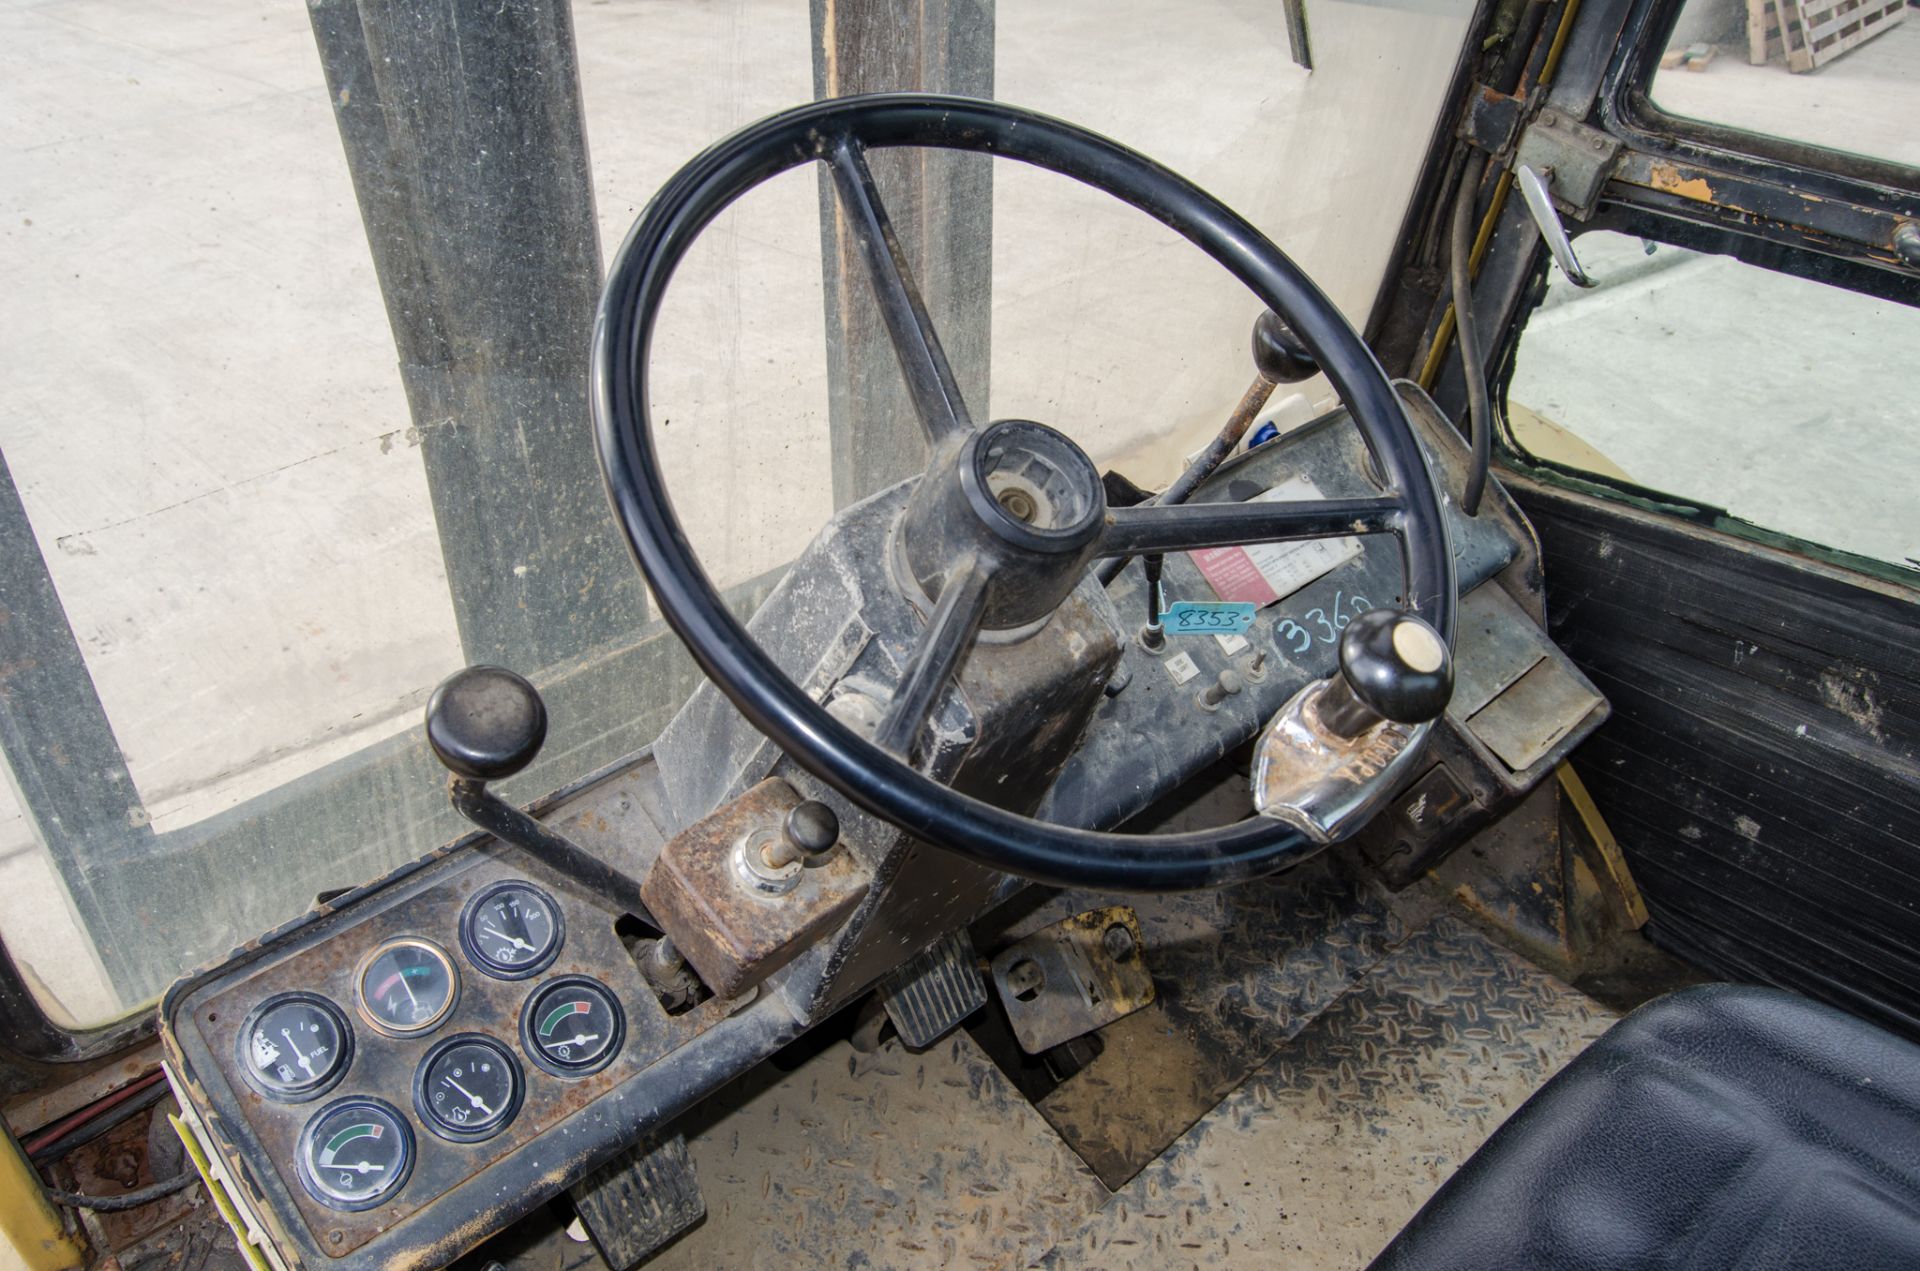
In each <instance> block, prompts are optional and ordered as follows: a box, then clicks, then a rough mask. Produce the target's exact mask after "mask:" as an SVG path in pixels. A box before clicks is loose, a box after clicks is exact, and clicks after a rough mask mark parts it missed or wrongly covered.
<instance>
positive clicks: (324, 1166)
mask: <svg viewBox="0 0 1920 1271" xmlns="http://www.w3.org/2000/svg"><path fill="white" fill-rule="evenodd" d="M298 1150H299V1166H300V1181H301V1183H302V1184H304V1185H305V1187H306V1189H307V1190H308V1191H309V1192H311V1193H312V1194H313V1198H314V1199H315V1200H317V1201H319V1202H320V1203H321V1204H323V1205H328V1206H330V1207H332V1208H334V1209H346V1210H358V1209H371V1208H373V1207H374V1206H375V1205H378V1204H379V1203H380V1202H382V1201H384V1200H385V1199H387V1197H389V1196H391V1195H393V1194H394V1193H395V1192H397V1191H399V1190H400V1188H401V1186H402V1185H403V1184H404V1183H405V1182H406V1181H407V1174H408V1173H409V1172H410V1171H411V1170H412V1169H413V1131H412V1130H411V1129H410V1128H408V1126H407V1121H406V1118H405V1117H403V1116H401V1115H400V1113H399V1111H398V1110H396V1109H395V1108H394V1107H392V1106H391V1105H390V1104H387V1103H384V1102H382V1101H381V1100H379V1099H363V1098H353V1099H342V1100H340V1101H339V1102H338V1103H333V1104H329V1105H328V1106H327V1107H325V1108H322V1109H321V1110H320V1111H319V1112H317V1113H315V1114H314V1117H313V1120H311V1121H309V1122H307V1128H306V1129H305V1130H303V1131H301V1134H300V1145H299V1149H298Z"/></svg>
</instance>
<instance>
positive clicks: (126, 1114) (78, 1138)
mask: <svg viewBox="0 0 1920 1271" xmlns="http://www.w3.org/2000/svg"><path fill="white" fill-rule="evenodd" d="M172 1093H173V1092H172V1091H171V1090H169V1089H168V1088H167V1087H166V1086H165V1085H157V1086H151V1087H149V1088H148V1089H146V1090H144V1091H142V1092H141V1093H140V1094H139V1095H137V1096H135V1097H134V1098H132V1099H128V1100H127V1101H126V1102H125V1103H121V1104H118V1105H116V1106H115V1107H113V1108H110V1109H108V1110H107V1111H105V1112H103V1113H102V1114H101V1115H99V1116H96V1117H94V1118H93V1119H92V1120H90V1121H88V1122H87V1123H86V1124H84V1125H78V1126H75V1127H74V1128H73V1129H71V1130H68V1131H67V1132H66V1133H65V1134H63V1135H61V1136H60V1137H59V1138H57V1139H49V1140H47V1141H45V1142H43V1143H40V1144H39V1145H38V1146H37V1147H35V1148H34V1149H33V1150H32V1151H30V1152H28V1153H27V1159H28V1160H30V1161H32V1162H33V1163H34V1164H36V1165H44V1164H45V1163H47V1162H48V1161H55V1160H58V1159H59V1158H61V1157H63V1156H65V1155H66V1154H67V1153H68V1152H71V1151H73V1149H75V1148H77V1147H79V1146H80V1145H81V1144H83V1143H91V1142H93V1140H95V1139H97V1138H99V1137H100V1136H101V1135H103V1134H105V1133H106V1132H107V1131H108V1130H111V1129H113V1127H114V1126H116V1125H119V1124H120V1123H121V1122H122V1121H125V1120H127V1119H128V1118H130V1117H134V1116H138V1115H139V1114H140V1113H142V1112H145V1111H146V1110H147V1109H148V1108H151V1107H152V1106H153V1105H154V1104H156V1103H158V1102H160V1101H161V1100H162V1099H164V1098H166V1097H167V1096H168V1095H170V1094H172Z"/></svg>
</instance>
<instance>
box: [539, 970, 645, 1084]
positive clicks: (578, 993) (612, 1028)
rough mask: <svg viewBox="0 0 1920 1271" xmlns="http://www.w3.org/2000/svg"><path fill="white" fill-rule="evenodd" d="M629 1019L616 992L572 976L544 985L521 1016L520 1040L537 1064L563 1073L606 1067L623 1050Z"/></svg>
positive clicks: (548, 1069)
mask: <svg viewBox="0 0 1920 1271" xmlns="http://www.w3.org/2000/svg"><path fill="white" fill-rule="evenodd" d="M625 1030H626V1018H625V1016H624V1015H622V1014H621V1011H620V1003H619V1002H618V1001H616V1000H615V999H614V996H613V991H612V990H611V989H609V988H607V986H606V985H604V984H602V983H600V982H599V981H598V980H590V979H588V978H586V977H585V976H569V977H567V978H565V979H560V980H554V981H552V982H550V983H548V984H544V985H542V986H541V987H540V988H539V989H538V990H537V991H536V992H535V993H534V995H533V996H532V997H530V998H528V999H527V1006H526V1009H525V1010H524V1011H522V1012H521V1014H520V1040H521V1042H522V1044H524V1045H525V1046H526V1048H527V1054H528V1056H529V1057H530V1058H532V1060H533V1062H534V1063H536V1064H538V1065H539V1066H540V1067H542V1068H544V1069H546V1070H547V1071H548V1072H550V1073H554V1074H556V1075H558V1076H562V1077H579V1076H584V1075H585V1074H587V1073H590V1072H597V1071H598V1070H599V1069H601V1068H604V1067H606V1065H607V1062H608V1061H609V1060H611V1059H612V1058H613V1056H614V1054H615V1053H616V1052H617V1051H618V1050H619V1049H620V1042H621V1039H622V1037H623V1036H624V1034H625Z"/></svg>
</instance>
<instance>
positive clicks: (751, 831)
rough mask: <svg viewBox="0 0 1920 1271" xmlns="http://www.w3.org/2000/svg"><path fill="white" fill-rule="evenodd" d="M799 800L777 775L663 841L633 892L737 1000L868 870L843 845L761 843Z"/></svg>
mask: <svg viewBox="0 0 1920 1271" xmlns="http://www.w3.org/2000/svg"><path fill="white" fill-rule="evenodd" d="M803 802H804V800H803V799H802V798H801V796H800V793H799V792H798V791H796V790H795V789H794V788H793V787H792V786H790V785H788V784H787V783H786V782H785V781H783V780H781V779H780V778H778V777H773V778H769V779H768V780H766V781H762V782H761V783H760V784H759V785H757V786H754V787H753V788H752V789H751V790H748V791H747V792H746V793H744V794H742V795H741V796H740V797H739V798H737V799H733V800H730V801H729V802H727V803H725V804H722V805H721V807H720V810H719V811H717V812H715V813H714V814H713V815H711V816H708V817H705V818H703V819H702V820H699V821H696V822H694V823H693V824H692V825H690V826H688V827H687V828H686V829H685V830H682V831H681V832H680V833H679V834H676V835H675V836H674V837H673V838H672V839H671V840H669V841H668V843H667V844H666V846H665V847H663V848H661V850H660V859H659V860H658V861H656V862H655V863H654V866H653V868H652V869H651V870H649V871H648V873H647V880H646V882H645V883H643V884H642V885H641V888H640V895H641V898H642V899H643V900H644V901H645V902H646V906H647V909H648V911H649V912H650V913H652V914H653V916H654V920H655V921H656V922H657V923H658V924H659V926H660V929H661V930H662V931H664V932H665V933H666V934H667V936H668V937H669V938H670V939H671V940H672V941H673V943H674V946H675V947H676V948H677V949H678V950H679V951H680V953H682V954H683V955H685V957H686V959H687V961H688V962H690V963H692V964H693V969H694V970H695V971H698V972H699V973H700V978H701V979H702V980H704V981H706V984H707V987H708V988H710V989H712V990H713V991H714V992H715V993H716V994H718V995H719V996H721V997H735V996H737V995H738V994H740V993H742V992H744V991H746V990H747V989H749V988H751V987H752V986H753V985H755V984H758V983H759V982H760V981H761V980H764V979H766V978H767V977H768V976H769V975H772V974H773V973H774V972H775V971H778V970H779V969H780V968H781V967H783V966H785V965H786V964H787V963H789V962H791V961H792V960H793V959H794V958H795V957H796V956H797V955H798V954H799V953H800V952H801V951H802V950H803V949H805V948H806V947H807V946H808V945H810V944H812V943H813V942H814V941H815V940H818V939H819V938H820V937H822V936H824V935H826V934H827V933H828V932H829V931H832V930H833V929H834V928H836V927H838V926H839V925H840V924H841V923H842V922H844V921H846V919H847V916H848V915H849V914H851V913H852V912H853V910H854V907H855V906H857V905H858V904H859V903H860V900H861V898H862V897H864V896H865V895H866V894H867V885H868V883H869V881H870V877H869V875H868V872H867V869H866V867H865V866H864V865H862V864H861V863H860V862H859V861H858V860H857V859H855V857H854V855H853V853H852V852H850V851H848V850H847V848H846V846H845V845H844V844H840V845H838V846H834V847H829V848H828V849H827V850H825V851H823V852H820V853H817V854H816V855H815V856H814V857H813V858H811V859H807V860H804V861H803V860H800V859H784V857H783V855H782V854H776V852H774V851H772V850H769V849H771V848H777V847H778V846H779V844H780V843H781V842H782V841H783V835H784V834H785V826H786V824H787V821H788V817H789V815H790V814H791V813H793V812H794V810H795V809H797V808H799V807H800V805H801V804H802V803H803Z"/></svg>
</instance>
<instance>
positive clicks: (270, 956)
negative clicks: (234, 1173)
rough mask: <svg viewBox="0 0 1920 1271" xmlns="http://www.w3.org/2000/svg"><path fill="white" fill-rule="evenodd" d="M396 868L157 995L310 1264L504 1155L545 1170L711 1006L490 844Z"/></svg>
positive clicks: (720, 1015)
mask: <svg viewBox="0 0 1920 1271" xmlns="http://www.w3.org/2000/svg"><path fill="white" fill-rule="evenodd" d="M402 874H403V875H405V877H397V878H390V879H388V880H387V881H386V882H385V883H383V884H381V885H380V886H379V887H377V888H374V889H369V892H368V894H367V896H366V898H365V900H364V901H363V902H361V903H359V904H356V905H354V906H351V907H349V909H347V910H343V911H342V912H340V913H337V914H331V915H322V916H320V917H319V918H317V919H315V920H310V921H309V923H307V924H306V925H308V926H310V927H312V928H313V930H311V931H310V932H306V933H302V935H301V936H300V938H297V939H291V940H288V941H287V942H286V944H285V947H281V948H276V947H273V943H272V942H271V941H270V942H269V945H268V948H267V949H262V950H261V951H259V953H258V954H257V956H256V958H255V959H254V960H253V961H251V962H248V963H245V964H243V965H242V966H240V967H237V968H230V969H227V970H223V971H222V972H219V973H216V974H213V975H210V976H208V977H204V978H203V979H202V980H200V981H198V982H190V984H189V986H188V987H187V989H186V991H185V992H179V991H176V994H175V995H170V997H169V1000H168V1003H167V1007H166V1013H167V1019H168V1023H167V1029H166V1036H167V1040H168V1042H169V1047H170V1050H171V1051H173V1052H174V1053H175V1054H176V1055H177V1057H178V1059H177V1067H178V1069H179V1072H178V1074H177V1075H178V1076H179V1077H180V1078H182V1079H183V1083H184V1085H185V1087H186V1089H187V1090H188V1091H189V1092H190V1093H191V1094H192V1096H193V1098H192V1100H191V1101H192V1102H193V1103H194V1104H196V1105H199V1106H201V1107H204V1108H205V1110H206V1115H205V1116H204V1117H203V1118H202V1119H203V1121H204V1122H205V1123H206V1125H205V1128H206V1129H207V1130H208V1131H209V1133H210V1137H211V1138H212V1139H213V1140H214V1141H215V1142H216V1143H217V1144H219V1145H221V1146H222V1147H223V1148H227V1149H230V1151H229V1152H223V1153H222V1154H223V1155H224V1156H227V1158H228V1160H229V1161H230V1162H231V1163H232V1164H233V1165H234V1166H235V1167H236V1168H237V1169H238V1171H239V1172H240V1173H241V1174H242V1175H244V1177H245V1184H246V1186H245V1188H244V1190H245V1191H246V1192H247V1193H249V1195H250V1197H251V1199H253V1200H254V1201H256V1202H257V1207H258V1208H260V1209H264V1210H266V1211H268V1212H270V1213H274V1214H276V1215H277V1216H283V1217H284V1216H293V1217H295V1218H297V1220H298V1222H299V1224H300V1226H301V1227H303V1228H304V1231H303V1232H301V1233H299V1234H300V1236H303V1237H304V1238H296V1239H294V1240H293V1241H292V1243H293V1244H295V1245H296V1246H303V1247H306V1248H310V1249H313V1250H315V1251H318V1252H321V1253H323V1254H324V1255H326V1257H327V1258H329V1259H339V1258H349V1261H351V1260H352V1259H351V1258H350V1255H353V1254H354V1252H355V1251H356V1250H359V1249H361V1248H362V1247H363V1246H366V1247H367V1255H371V1254H372V1253H373V1252H374V1250H375V1249H377V1248H379V1246H378V1245H370V1244H369V1242H371V1241H374V1240H376V1239H377V1238H378V1237H379V1236H381V1235H382V1234H383V1233H384V1232H387V1231H391V1230H392V1229H393V1228H394V1227H395V1226H396V1224H399V1223H401V1222H402V1221H403V1220H404V1219H406V1218H407V1217H409V1216H410V1215H412V1214H413V1213H415V1212H417V1211H418V1210H420V1209H421V1208H423V1207H425V1206H427V1205H431V1204H433V1203H434V1202H435V1201H436V1199H437V1198H439V1197H441V1196H443V1195H444V1194H445V1193H447V1192H448V1191H450V1190H452V1189H454V1188H457V1187H459V1186H460V1185H461V1184H462V1183H463V1182H466V1181H468V1180H471V1179H474V1178H475V1176H477V1175H478V1174H480V1173H482V1172H483V1171H486V1170H488V1169H489V1168H492V1167H495V1166H497V1165H501V1164H502V1163H503V1162H505V1161H507V1160H508V1159H509V1158H515V1157H516V1156H517V1157H518V1158H519V1159H521V1160H522V1161H523V1162H525V1163H526V1164H528V1166H529V1167H530V1168H532V1167H540V1168H544V1169H546V1170H548V1171H550V1170H551V1162H552V1160H553V1157H552V1156H551V1155H549V1156H547V1157H546V1158H545V1160H544V1161H542V1160H541V1159H540V1158H539V1156H538V1154H537V1153H536V1152H535V1150H534V1149H535V1148H536V1147H537V1143H536V1141H537V1140H538V1139H540V1137H541V1136H542V1135H544V1134H546V1133H547V1132H549V1131H552V1130H554V1129H555V1128H556V1127H557V1126H559V1125H560V1123H561V1122H563V1121H565V1120H567V1119H568V1118H570V1117H573V1116H576V1115H579V1114H581V1113H582V1112H583V1111H585V1110H586V1109H588V1108H589V1106H590V1105H591V1104H593V1103H594V1102H595V1101H596V1100H597V1099H600V1098H602V1097H604V1096H605V1095H607V1094H609V1093H610V1092H613V1091H615V1090H616V1089H618V1088H619V1087H620V1086H621V1084H622V1083H623V1082H629V1081H631V1080H632V1078H633V1077H634V1076H635V1075H636V1074H637V1073H639V1072H640V1071H641V1070H643V1069H645V1068H646V1067H647V1066H648V1065H649V1064H652V1063H653V1062H654V1061H655V1060H657V1059H658V1058H660V1057H661V1056H662V1055H664V1054H666V1053H667V1052H669V1051H671V1050H673V1049H674V1048H676V1047H679V1046H681V1045H683V1044H684V1043H685V1042H686V1041H687V1040H689V1039H690V1038H691V1037H692V1036H694V1035H695V1034H697V1033H699V1032H701V1031H704V1030H705V1029H706V1028H708V1027H711V1026H712V1025H714V1024H715V1023H718V1022H720V1021H721V1020H723V1019H725V1018H726V1012H725V1011H723V1010H720V1009H718V1007H715V1008H713V1009H708V1010H701V1009H698V1008H696V1009H694V1010H692V1011H686V1012H683V1013H680V1014H677V1015H669V1014H668V1013H667V1012H666V1010H665V1008H664V1007H662V1006H661V1004H660V1002H659V1000H658V998H657V997H656V996H655V994H654V993H653V992H652V991H651V990H650V989H649V988H648V987H647V985H646V982H645V981H644V979H643V978H642V977H641V976H640V974H639V968H638V966H637V964H636V963H635V961H634V956H633V953H632V951H630V950H629V948H628V947H627V944H626V943H625V942H624V941H623V940H622V938H621V934H620V932H619V931H617V930H616V921H617V920H618V919H620V918H621V915H620V914H618V913H615V912H613V911H612V910H610V909H609V908H607V907H606V906H605V905H604V903H603V902H601V901H600V900H599V899H598V898H596V897H591V896H588V895H586V894H584V893H582V892H581V891H580V890H579V889H578V888H577V887H576V886H575V885H574V884H572V883H571V882H569V881H567V880H566V879H564V878H561V877H558V876H547V875H545V874H544V873H542V872H540V871H539V869H538V867H537V866H529V865H528V864H527V863H526V862H524V861H523V860H520V859H518V858H517V854H513V853H510V851H509V850H508V849H504V848H501V847H499V846H498V845H497V844H483V845H480V846H478V847H475V848H472V849H469V850H466V851H463V852H459V853H456V854H453V855H450V856H444V857H439V858H433V859H430V860H429V861H427V862H424V863H422V864H421V865H420V866H418V867H412V868H410V869H409V870H407V871H402ZM269 950H271V951H269ZM735 1005H737V1004H735ZM363 1256H364V1255H363ZM375 1264H377V1260H376V1263H375Z"/></svg>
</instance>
